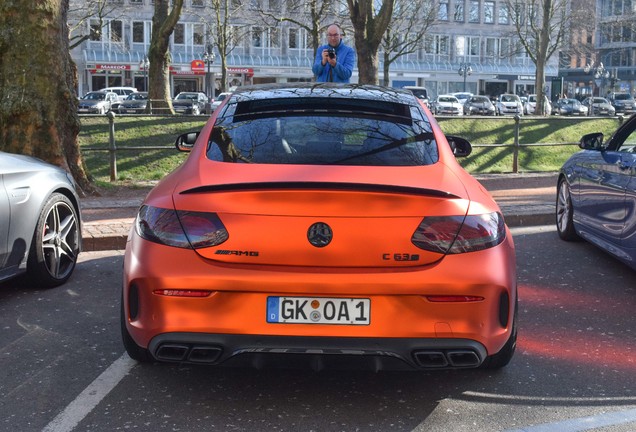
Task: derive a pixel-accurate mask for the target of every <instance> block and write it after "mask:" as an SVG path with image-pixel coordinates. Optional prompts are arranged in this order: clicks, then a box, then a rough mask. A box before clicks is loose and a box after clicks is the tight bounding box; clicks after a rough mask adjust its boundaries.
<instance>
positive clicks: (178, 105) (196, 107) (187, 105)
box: [172, 92, 208, 115]
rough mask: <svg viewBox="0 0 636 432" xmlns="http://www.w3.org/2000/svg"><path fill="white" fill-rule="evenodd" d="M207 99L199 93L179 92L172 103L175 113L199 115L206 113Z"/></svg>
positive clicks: (203, 94)
mask: <svg viewBox="0 0 636 432" xmlns="http://www.w3.org/2000/svg"><path fill="white" fill-rule="evenodd" d="M207 105H208V97H207V96H206V95H205V93H201V92H181V93H179V94H178V95H177V96H176V97H175V98H174V100H173V101H172V107H173V108H174V110H175V111H176V112H177V113H181V114H193V115H199V114H201V113H204V112H205V111H206V107H207Z"/></svg>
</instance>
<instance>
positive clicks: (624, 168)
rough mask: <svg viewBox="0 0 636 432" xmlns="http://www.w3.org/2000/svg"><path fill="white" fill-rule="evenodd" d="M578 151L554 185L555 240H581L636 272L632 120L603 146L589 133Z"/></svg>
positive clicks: (635, 126)
mask: <svg viewBox="0 0 636 432" xmlns="http://www.w3.org/2000/svg"><path fill="white" fill-rule="evenodd" d="M579 147H581V148H582V149H583V150H582V151H579V152H578V153H576V154H574V155H572V156H571V157H570V158H569V159H568V160H567V162H565V164H564V165H563V167H561V170H560V175H559V180H558V183H557V185H558V186H557V202H556V226H557V231H558V233H559V236H560V237H561V238H562V239H563V240H568V241H571V240H577V239H579V238H583V239H585V240H587V241H589V242H590V243H593V244H595V245H596V246H598V247H600V248H601V249H603V250H605V251H606V252H609V253H610V254H612V255H613V256H615V257H616V258H618V259H619V260H621V261H623V262H624V263H625V264H627V265H628V266H630V267H631V268H632V269H634V270H636V115H632V116H631V117H630V119H629V120H628V121H627V122H625V123H624V124H623V125H622V126H620V127H619V128H618V129H617V130H616V132H615V133H614V134H613V135H612V137H611V138H610V139H609V140H607V142H604V141H603V134H602V133H592V134H587V135H584V136H583V137H582V138H581V142H580V143H579Z"/></svg>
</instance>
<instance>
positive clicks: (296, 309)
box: [267, 297, 371, 325]
mask: <svg viewBox="0 0 636 432" xmlns="http://www.w3.org/2000/svg"><path fill="white" fill-rule="evenodd" d="M370 317H371V300H370V299H365V298H326V297H315V298H314V297H268V298H267V322H268V323H280V324H340V325H369V322H370Z"/></svg>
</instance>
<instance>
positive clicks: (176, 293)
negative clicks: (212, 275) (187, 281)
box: [153, 289, 212, 297]
mask: <svg viewBox="0 0 636 432" xmlns="http://www.w3.org/2000/svg"><path fill="white" fill-rule="evenodd" d="M153 294H156V295H161V296H167V297H208V296H209V295H210V294H212V292H211V291H196V290H179V289H162V290H154V291H153Z"/></svg>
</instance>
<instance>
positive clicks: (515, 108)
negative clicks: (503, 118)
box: [495, 93, 523, 116]
mask: <svg viewBox="0 0 636 432" xmlns="http://www.w3.org/2000/svg"><path fill="white" fill-rule="evenodd" d="M495 112H496V113H497V115H506V114H517V115H520V116H521V115H523V104H522V103H521V99H519V96H517V95H516V94H509V93H504V94H502V95H499V97H498V98H497V103H496V104H495Z"/></svg>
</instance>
